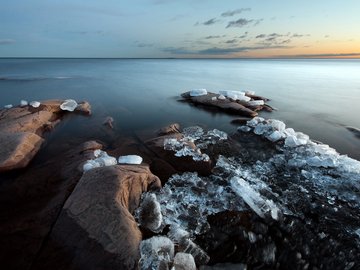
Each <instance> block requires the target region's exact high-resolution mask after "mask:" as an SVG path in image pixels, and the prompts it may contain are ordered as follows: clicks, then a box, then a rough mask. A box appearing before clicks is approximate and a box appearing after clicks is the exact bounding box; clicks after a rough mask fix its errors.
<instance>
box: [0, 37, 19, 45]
mask: <svg viewBox="0 0 360 270" xmlns="http://www.w3.org/2000/svg"><path fill="white" fill-rule="evenodd" d="M15 42H16V41H15V40H14V39H10V38H5V39H0V45H8V44H13V43H15Z"/></svg>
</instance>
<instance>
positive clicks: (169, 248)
mask: <svg viewBox="0 0 360 270" xmlns="http://www.w3.org/2000/svg"><path fill="white" fill-rule="evenodd" d="M140 255H141V258H140V261H139V268H140V269H142V270H148V269H162V268H161V266H163V267H164V266H165V267H167V266H168V264H169V263H170V262H171V261H172V260H173V258H174V243H173V242H172V241H171V240H170V239H169V238H167V237H164V236H153V237H152V238H149V239H147V240H143V241H141V243H140ZM165 269H167V268H165Z"/></svg>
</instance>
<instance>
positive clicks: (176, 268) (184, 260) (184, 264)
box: [171, 252, 196, 270]
mask: <svg viewBox="0 0 360 270" xmlns="http://www.w3.org/2000/svg"><path fill="white" fill-rule="evenodd" d="M171 270H196V264H195V261H194V257H193V256H192V255H191V254H189V253H184V252H178V253H176V255H175V258H174V263H173V267H172V268H171Z"/></svg>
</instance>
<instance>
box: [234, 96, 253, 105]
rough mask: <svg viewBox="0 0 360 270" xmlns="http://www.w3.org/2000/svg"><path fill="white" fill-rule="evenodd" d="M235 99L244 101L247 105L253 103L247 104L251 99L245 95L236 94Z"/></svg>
mask: <svg viewBox="0 0 360 270" xmlns="http://www.w3.org/2000/svg"><path fill="white" fill-rule="evenodd" d="M236 100H239V101H245V102H247V103H248V105H249V106H253V105H251V104H249V103H251V101H250V100H251V98H249V97H247V96H241V95H238V96H237V98H236Z"/></svg>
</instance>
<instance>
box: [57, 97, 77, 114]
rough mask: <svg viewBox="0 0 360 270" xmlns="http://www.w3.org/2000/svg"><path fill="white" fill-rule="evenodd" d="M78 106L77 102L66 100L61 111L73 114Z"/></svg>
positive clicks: (61, 106)
mask: <svg viewBox="0 0 360 270" xmlns="http://www.w3.org/2000/svg"><path fill="white" fill-rule="evenodd" d="M77 106H78V103H77V102H76V101H75V100H73V99H66V100H65V101H64V102H63V103H61V105H60V109H62V110H63V111H69V112H73V111H74V110H75V109H76V107H77Z"/></svg>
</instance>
